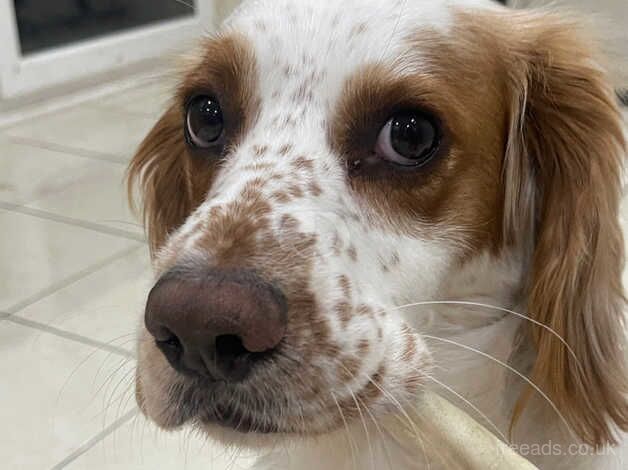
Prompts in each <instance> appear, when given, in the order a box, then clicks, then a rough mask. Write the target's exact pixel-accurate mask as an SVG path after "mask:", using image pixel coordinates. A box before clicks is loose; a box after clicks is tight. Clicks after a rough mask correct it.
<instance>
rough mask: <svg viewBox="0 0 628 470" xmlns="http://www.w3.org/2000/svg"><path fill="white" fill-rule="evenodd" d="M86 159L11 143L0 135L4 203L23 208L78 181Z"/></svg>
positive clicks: (1, 197)
mask: <svg viewBox="0 0 628 470" xmlns="http://www.w3.org/2000/svg"><path fill="white" fill-rule="evenodd" d="M84 162H85V159H84V158H81V157H77V156H72V155H67V154H64V153H61V152H55V151H51V150H45V149H42V148H37V147H31V146H28V145H22V144H19V143H14V142H11V141H10V140H9V139H8V138H7V137H6V136H3V135H0V201H5V202H11V203H15V204H23V203H27V202H30V201H33V200H35V199H39V198H44V197H46V196H48V195H50V194H52V193H55V192H56V191H58V190H59V188H63V187H65V186H66V185H67V184H69V183H70V182H71V181H73V180H74V172H75V170H76V169H77V168H80V167H81V165H83V164H84Z"/></svg>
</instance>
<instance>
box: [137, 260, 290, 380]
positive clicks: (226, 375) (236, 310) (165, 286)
mask: <svg viewBox="0 0 628 470" xmlns="http://www.w3.org/2000/svg"><path fill="white" fill-rule="evenodd" d="M145 324H146V328H147V330H148V331H149V332H150V334H151V335H152V336H153V337H154V338H155V343H156V345H157V347H158V348H159V349H160V350H161V352H162V353H163V354H164V356H165V357H166V359H167V360H168V362H169V363H170V365H171V366H172V367H173V368H174V369H175V370H177V371H179V372H181V373H183V374H186V375H192V376H201V377H204V378H209V379H211V380H226V381H230V382H238V381H242V380H244V379H245V378H246V377H247V375H248V374H249V373H250V372H251V370H252V368H253V367H254V365H255V363H256V362H259V361H260V360H262V359H263V358H265V357H267V356H268V355H270V354H272V351H273V349H274V348H276V347H277V346H278V345H279V343H280V342H281V340H282V339H283V337H284V335H285V333H286V325H287V305H286V300H285V298H284V296H283V294H282V292H281V291H280V290H279V289H278V288H277V287H275V286H273V285H272V284H270V283H268V282H265V281H264V280H262V279H260V278H259V277H258V276H257V275H256V274H254V273H252V272H250V271H244V270H230V271H223V270H217V269H216V270H208V271H204V272H187V271H186V272H184V271H177V270H173V271H170V272H168V273H166V274H165V275H164V276H163V277H162V278H161V279H160V280H159V281H158V282H157V284H156V285H155V286H154V287H153V289H152V290H151V292H150V294H149V297H148V302H147V305H146V313H145Z"/></svg>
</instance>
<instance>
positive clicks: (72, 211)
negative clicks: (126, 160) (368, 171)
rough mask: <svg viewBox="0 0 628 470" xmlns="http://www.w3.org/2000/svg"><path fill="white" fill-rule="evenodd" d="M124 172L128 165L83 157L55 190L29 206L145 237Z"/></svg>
mask: <svg viewBox="0 0 628 470" xmlns="http://www.w3.org/2000/svg"><path fill="white" fill-rule="evenodd" d="M125 170H126V166H125V165H121V164H118V163H111V162H106V161H99V160H92V159H88V158H83V159H82V162H81V164H80V165H78V166H76V167H75V168H73V169H72V170H71V171H69V172H68V173H67V174H64V175H63V176H62V177H60V178H58V180H57V184H55V190H52V189H51V190H50V191H48V193H47V194H45V195H44V196H42V197H39V198H37V199H36V200H33V201H31V202H29V203H28V204H27V207H32V208H34V209H41V210H44V211H46V212H50V213H53V214H57V215H62V216H65V217H72V218H75V219H80V220H83V221H87V222H92V223H96V224H99V225H105V226H108V227H113V228H117V229H121V230H124V231H127V232H132V233H134V234H137V235H142V234H143V232H144V230H143V228H142V227H141V225H140V224H139V222H138V221H137V219H136V218H135V216H134V215H133V214H132V213H131V211H130V209H129V205H128V202H127V197H126V188H125V183H124V173H125ZM50 186H52V184H51V185H50Z"/></svg>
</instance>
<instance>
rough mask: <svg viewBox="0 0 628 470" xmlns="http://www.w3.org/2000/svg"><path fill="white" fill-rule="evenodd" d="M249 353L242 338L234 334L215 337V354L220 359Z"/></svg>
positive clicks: (234, 357)
mask: <svg viewBox="0 0 628 470" xmlns="http://www.w3.org/2000/svg"><path fill="white" fill-rule="evenodd" d="M246 354H250V351H248V350H247V349H246V348H245V347H244V345H243V344H242V339H241V338H240V337H239V336H236V335H221V336H218V337H217V338H216V356H217V357H219V358H222V359H236V358H238V357H242V356H244V355H246Z"/></svg>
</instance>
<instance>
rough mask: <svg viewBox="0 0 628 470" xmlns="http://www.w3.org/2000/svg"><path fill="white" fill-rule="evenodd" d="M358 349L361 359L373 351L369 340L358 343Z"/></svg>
mask: <svg viewBox="0 0 628 470" xmlns="http://www.w3.org/2000/svg"><path fill="white" fill-rule="evenodd" d="M356 349H357V351H358V355H359V356H360V357H364V356H366V355H367V354H368V352H369V351H370V349H371V342H370V341H369V340H368V339H361V340H360V341H358V345H357V348H356Z"/></svg>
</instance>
